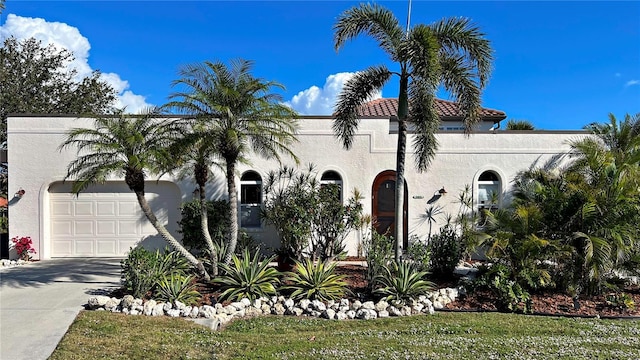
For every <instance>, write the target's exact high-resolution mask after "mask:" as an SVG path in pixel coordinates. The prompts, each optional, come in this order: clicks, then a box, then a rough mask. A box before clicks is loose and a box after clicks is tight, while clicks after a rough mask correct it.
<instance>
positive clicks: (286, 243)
mask: <svg viewBox="0 0 640 360" xmlns="http://www.w3.org/2000/svg"><path fill="white" fill-rule="evenodd" d="M264 189H265V197H266V200H265V205H264V208H263V209H262V212H261V217H262V219H263V220H264V221H266V222H267V223H268V224H271V225H273V226H274V227H275V228H276V230H277V231H278V235H279V236H280V243H281V248H282V251H288V252H290V253H293V254H294V255H295V256H294V257H295V258H296V259H301V258H302V256H303V253H304V252H305V251H308V252H309V254H310V255H311V256H312V257H313V258H314V259H315V258H319V259H322V260H327V259H333V258H335V257H336V256H338V255H340V254H341V253H342V252H343V251H344V247H345V245H344V239H345V238H346V237H347V235H348V234H349V233H350V232H351V231H353V230H355V229H356V228H357V227H358V224H359V223H360V216H361V215H362V204H361V203H360V200H361V195H360V194H359V192H358V191H357V190H354V193H353V196H352V197H351V198H350V199H349V200H348V201H347V205H344V204H343V203H342V199H341V196H340V188H339V186H338V185H333V184H320V182H319V181H318V180H317V173H316V172H315V170H314V166H313V165H311V164H310V165H309V167H308V168H307V169H305V170H304V171H299V170H297V169H294V168H291V167H283V168H281V169H280V170H278V171H277V172H271V173H269V175H268V177H267V180H266V181H265V187H264Z"/></svg>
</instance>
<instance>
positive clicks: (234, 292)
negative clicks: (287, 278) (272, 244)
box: [215, 249, 280, 300]
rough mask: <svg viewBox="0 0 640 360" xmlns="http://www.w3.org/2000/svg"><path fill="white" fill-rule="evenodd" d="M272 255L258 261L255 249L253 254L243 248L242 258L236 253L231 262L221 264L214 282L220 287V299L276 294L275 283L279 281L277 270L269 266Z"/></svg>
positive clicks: (258, 256) (254, 297)
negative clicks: (220, 273)
mask: <svg viewBox="0 0 640 360" xmlns="http://www.w3.org/2000/svg"><path fill="white" fill-rule="evenodd" d="M271 261H273V257H271V258H268V259H265V260H263V261H260V255H259V254H258V252H257V251H256V252H255V253H254V254H253V256H251V254H250V253H249V250H246V249H245V250H244V251H243V253H242V258H239V257H238V256H237V255H236V254H234V255H233V256H232V257H231V264H229V265H227V264H221V265H220V269H221V270H222V274H223V275H221V276H219V277H218V278H216V279H215V282H216V283H218V284H220V285H221V287H222V290H223V292H222V294H220V299H222V300H224V299H230V300H240V299H241V298H243V297H247V298H249V299H251V300H253V299H256V298H259V297H261V296H269V295H275V294H276V288H275V284H278V283H279V282H280V279H279V278H278V275H279V274H280V273H279V272H278V270H276V269H275V268H273V267H269V263H270V262H271Z"/></svg>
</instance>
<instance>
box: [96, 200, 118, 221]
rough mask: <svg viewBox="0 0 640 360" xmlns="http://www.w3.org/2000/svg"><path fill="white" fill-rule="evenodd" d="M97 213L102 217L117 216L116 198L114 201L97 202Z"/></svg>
mask: <svg viewBox="0 0 640 360" xmlns="http://www.w3.org/2000/svg"><path fill="white" fill-rule="evenodd" d="M96 205H97V209H98V213H97V215H98V216H100V217H102V216H106V217H112V216H116V200H114V201H98V202H97V204H96Z"/></svg>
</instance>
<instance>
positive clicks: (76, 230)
mask: <svg viewBox="0 0 640 360" xmlns="http://www.w3.org/2000/svg"><path fill="white" fill-rule="evenodd" d="M93 228H94V227H93V221H91V220H76V221H74V222H73V234H74V235H92V234H93V233H94V230H93Z"/></svg>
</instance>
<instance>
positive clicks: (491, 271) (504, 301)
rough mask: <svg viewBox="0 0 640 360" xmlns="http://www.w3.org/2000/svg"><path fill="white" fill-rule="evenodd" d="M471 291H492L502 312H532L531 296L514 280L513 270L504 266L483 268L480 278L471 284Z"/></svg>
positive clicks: (497, 265)
mask: <svg viewBox="0 0 640 360" xmlns="http://www.w3.org/2000/svg"><path fill="white" fill-rule="evenodd" d="M469 290H470V291H471V292H474V291H478V290H489V291H491V292H492V293H493V294H494V295H495V297H496V307H497V308H498V310H500V311H509V312H518V311H519V312H524V313H531V312H532V303H531V295H530V294H529V292H528V291H527V290H525V289H524V288H523V287H522V286H521V285H520V284H519V283H518V282H516V281H515V280H513V279H512V274H511V270H510V269H509V267H507V266H506V265H504V264H493V265H492V266H491V267H488V268H482V269H481V273H480V276H478V278H476V279H475V280H474V281H473V282H472V283H471V288H470V289H469Z"/></svg>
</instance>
